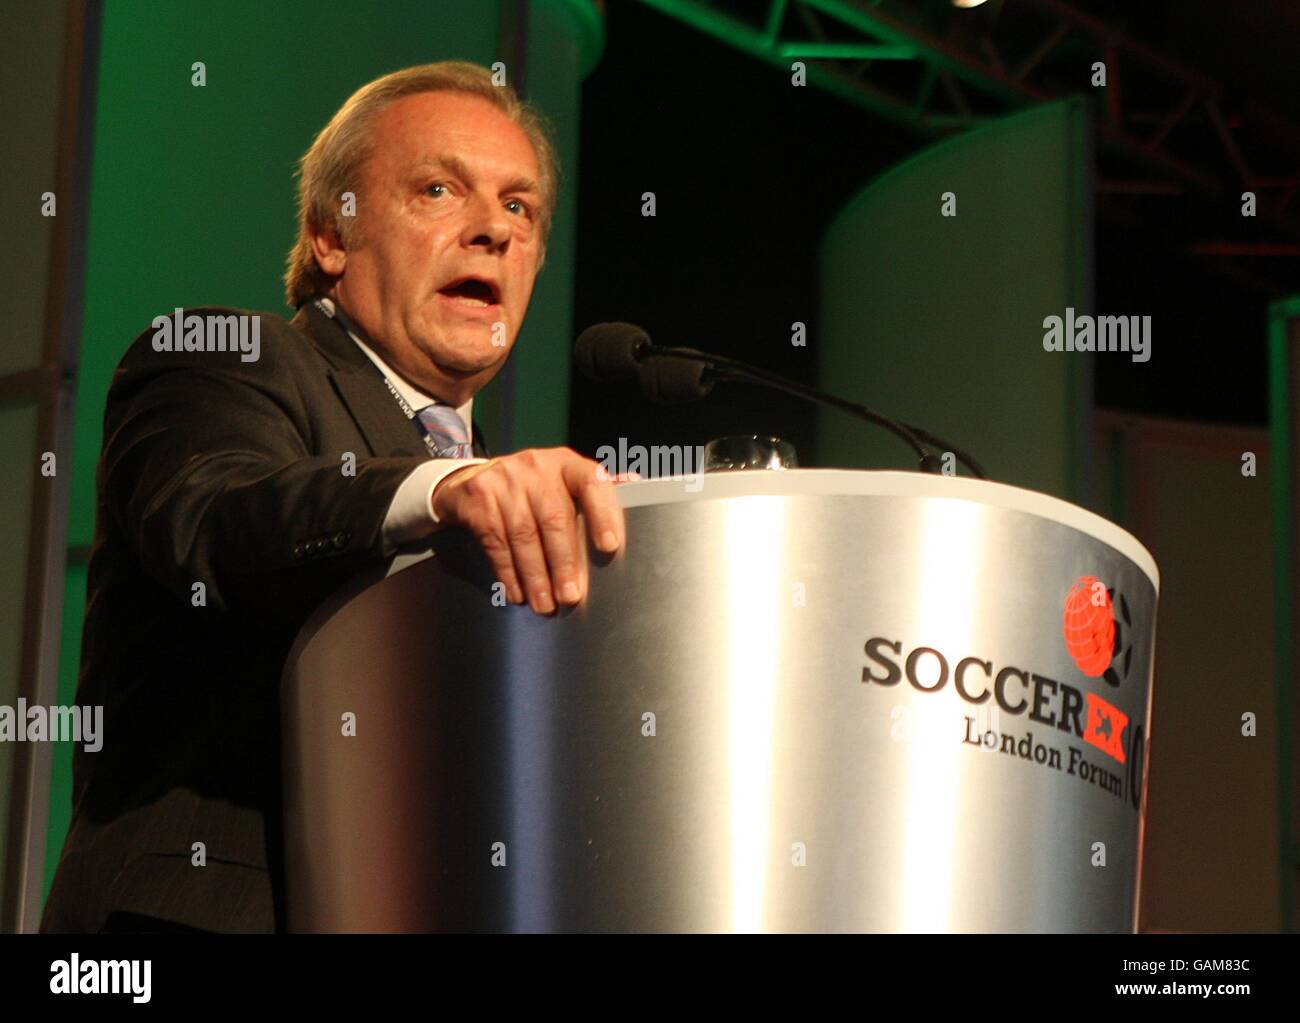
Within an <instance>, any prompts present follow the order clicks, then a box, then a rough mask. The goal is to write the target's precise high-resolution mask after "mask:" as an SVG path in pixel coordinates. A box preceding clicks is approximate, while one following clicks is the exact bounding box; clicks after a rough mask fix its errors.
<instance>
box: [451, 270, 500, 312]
mask: <svg viewBox="0 0 1300 1023" xmlns="http://www.w3.org/2000/svg"><path fill="white" fill-rule="evenodd" d="M438 294H440V295H445V296H446V297H447V298H450V299H453V300H455V301H457V302H459V303H460V304H461V305H467V306H471V307H478V308H482V307H485V306H490V305H496V304H497V303H498V302H500V301H501V295H500V290H499V289H498V288H497V286H496V284H495V283H493V282H491V281H486V280H482V279H480V278H477V277H465V278H462V279H461V280H459V281H453V282H452V283H451V284H448V285H447V286H446V287H445V288H440V289H439V291H438Z"/></svg>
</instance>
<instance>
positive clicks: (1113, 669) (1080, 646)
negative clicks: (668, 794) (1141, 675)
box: [1061, 575, 1133, 686]
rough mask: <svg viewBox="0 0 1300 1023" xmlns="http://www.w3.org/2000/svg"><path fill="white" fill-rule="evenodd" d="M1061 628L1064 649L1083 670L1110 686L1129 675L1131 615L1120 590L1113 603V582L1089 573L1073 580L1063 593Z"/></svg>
mask: <svg viewBox="0 0 1300 1023" xmlns="http://www.w3.org/2000/svg"><path fill="white" fill-rule="evenodd" d="M1061 630H1062V633H1063V635H1064V637H1065V649H1066V651H1067V652H1068V653H1069V655H1070V658H1071V660H1073V661H1074V664H1075V667H1077V668H1078V669H1079V670H1080V671H1081V672H1083V674H1085V675H1087V676H1088V677H1089V678H1103V679H1105V680H1106V681H1107V682H1108V683H1109V684H1110V685H1112V686H1118V685H1119V684H1120V682H1121V681H1122V680H1123V679H1125V678H1128V671H1129V668H1130V667H1131V665H1132V662H1133V644H1132V641H1131V636H1132V631H1133V618H1132V616H1131V615H1130V614H1129V610H1128V601H1127V600H1125V599H1124V595H1123V594H1122V593H1121V594H1119V595H1118V605H1117V604H1116V593H1115V588H1114V587H1113V586H1111V587H1108V586H1107V585H1106V584H1105V583H1104V582H1102V581H1101V580H1100V579H1098V578H1097V577H1096V576H1091V575H1085V576H1081V577H1080V578H1079V579H1077V580H1075V583H1074V585H1073V586H1071V587H1070V592H1069V593H1068V594H1066V597H1065V613H1064V615H1063V616H1062V619H1061Z"/></svg>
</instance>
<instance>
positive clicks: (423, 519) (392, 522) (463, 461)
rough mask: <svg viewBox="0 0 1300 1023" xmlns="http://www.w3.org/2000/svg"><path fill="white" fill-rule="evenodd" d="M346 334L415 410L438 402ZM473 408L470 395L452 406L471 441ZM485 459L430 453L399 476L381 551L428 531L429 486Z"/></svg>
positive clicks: (329, 306)
mask: <svg viewBox="0 0 1300 1023" xmlns="http://www.w3.org/2000/svg"><path fill="white" fill-rule="evenodd" d="M321 303H322V304H323V305H324V306H325V308H326V310H327V311H328V312H329V313H330V314H331V315H333V312H334V304H333V302H331V301H330V300H329V299H328V298H322V299H321ZM348 337H350V338H352V340H353V341H355V342H356V344H357V347H358V348H360V349H361V350H362V351H363V352H365V353H366V356H367V357H368V358H369V359H370V361H371V362H373V363H374V364H375V366H376V367H378V369H379V372H381V373H382V374H384V376H385V377H387V378H388V382H389V383H390V384H392V385H393V389H394V390H395V391H397V393H398V394H400V395H401V396H402V397H403V398H404V399H405V400H406V403H407V404H408V405H410V406H411V408H413V409H415V411H416V412H419V411H420V409H422V408H424V407H425V406H426V405H436V404H441V402H438V401H437V400H436V399H434V398H431V397H429V395H427V394H425V393H424V392H422V391H421V390H420V389H419V388H417V387H414V386H413V385H412V384H410V383H409V382H408V381H407V380H406V379H404V378H403V377H402V376H401V375H400V374H398V373H396V372H394V371H393V370H392V369H391V368H390V367H389V365H388V363H386V362H384V360H383V359H381V358H380V357H379V356H378V355H377V354H376V353H375V351H374V350H373V349H372V348H371V347H370V346H369V345H367V344H366V343H365V342H364V341H362V340H361V338H359V337H357V336H356V334H354V333H352V331H348ZM393 404H394V405H396V404H397V403H396V402H394V403H393ZM473 408H474V399H473V398H470V399H469V400H468V401H467V402H465V404H464V405H462V406H460V408H458V409H456V411H457V412H458V413H459V414H460V418H461V420H462V421H463V422H464V423H465V433H466V435H467V436H468V437H469V439H470V441H471V442H473V439H474V432H473V431H474V419H473ZM411 429H412V430H413V431H414V430H418V429H419V427H418V426H417V425H416V424H415V423H414V422H412V423H411ZM486 461H487V459H486V458H432V457H431V458H430V459H429V461H427V462H425V463H424V465H422V466H420V467H419V468H418V469H416V470H415V471H414V472H412V473H411V474H410V475H409V476H407V477H406V479H404V480H402V483H401V485H400V486H399V487H398V488H397V493H396V494H394V495H393V503H392V504H390V505H389V506H388V513H387V514H386V515H385V516H384V546H385V548H386V551H385V553H386V554H392V553H393V551H394V549H395V548H396V547H398V546H400V545H401V544H404V543H410V542H411V541H413V540H419V539H420V538H422V537H425V536H428V535H429V534H430V533H432V532H433V530H434V527H435V526H437V525H438V516H436V515H435V514H434V513H433V488H434V487H436V486H437V485H438V484H439V483H441V482H442V480H443V479H444V478H446V477H447V476H449V475H451V474H452V473H453V472H455V471H456V470H457V469H463V468H465V466H467V465H481V464H482V463H483V462H486Z"/></svg>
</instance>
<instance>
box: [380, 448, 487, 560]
mask: <svg viewBox="0 0 1300 1023" xmlns="http://www.w3.org/2000/svg"><path fill="white" fill-rule="evenodd" d="M486 461H487V459H486V458H431V459H429V461H427V462H425V463H424V464H423V465H421V466H419V467H418V468H417V469H415V470H414V471H413V472H412V473H411V474H410V475H409V476H407V477H406V479H404V480H402V482H401V485H400V486H399V487H398V488H397V493H396V494H394V495H393V503H392V504H390V505H389V506H388V514H387V515H385V516H384V546H385V547H386V548H388V551H389V553H391V552H392V551H393V550H394V549H395V548H397V547H400V546H401V545H402V544H404V543H410V542H411V541H412V540H419V539H422V538H423V537H426V536H428V535H429V534H430V533H432V532H433V531H434V528H435V527H436V526H437V525H438V517H437V516H436V515H434V514H433V488H434V487H436V486H437V485H438V484H439V483H441V482H442V481H443V479H445V478H446V477H447V476H450V475H451V474H452V473H453V472H455V471H456V470H457V469H463V468H465V467H466V466H467V465H481V464H483V463H484V462H486Z"/></svg>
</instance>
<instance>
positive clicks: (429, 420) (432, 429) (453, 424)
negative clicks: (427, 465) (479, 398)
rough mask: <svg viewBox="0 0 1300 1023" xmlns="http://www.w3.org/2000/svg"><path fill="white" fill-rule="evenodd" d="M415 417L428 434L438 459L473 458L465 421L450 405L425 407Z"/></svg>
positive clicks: (472, 449)
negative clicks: (436, 450) (436, 451)
mask: <svg viewBox="0 0 1300 1023" xmlns="http://www.w3.org/2000/svg"><path fill="white" fill-rule="evenodd" d="M415 415H416V417H417V418H418V419H419V420H420V424H421V425H422V426H423V427H424V429H425V430H426V431H427V432H428V434H429V437H430V439H431V440H432V441H433V444H434V447H436V448H437V449H438V457H440V458H473V457H474V448H473V446H472V445H471V444H470V441H469V431H468V430H466V429H465V420H463V419H461V417H460V413H459V412H457V411H456V410H455V409H454V408H452V407H451V406H450V405H426V406H424V408H422V409H420V411H419V412H417V413H416V414H415Z"/></svg>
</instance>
